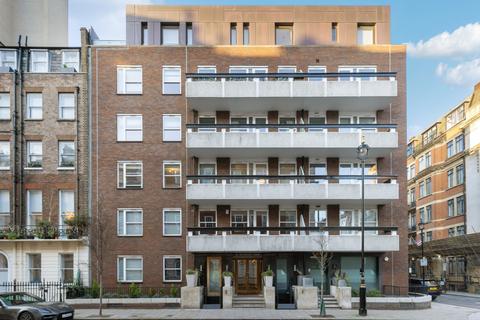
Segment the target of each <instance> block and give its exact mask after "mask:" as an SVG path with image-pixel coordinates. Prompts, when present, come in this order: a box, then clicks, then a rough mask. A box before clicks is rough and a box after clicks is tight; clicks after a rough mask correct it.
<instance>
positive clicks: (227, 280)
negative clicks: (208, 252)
mask: <svg viewBox="0 0 480 320" xmlns="http://www.w3.org/2000/svg"><path fill="white" fill-rule="evenodd" d="M223 281H224V282H225V287H227V288H230V287H231V286H232V277H228V276H225V277H223Z"/></svg>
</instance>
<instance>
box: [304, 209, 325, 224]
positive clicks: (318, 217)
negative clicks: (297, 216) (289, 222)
mask: <svg viewBox="0 0 480 320" xmlns="http://www.w3.org/2000/svg"><path fill="white" fill-rule="evenodd" d="M308 225H309V226H310V227H326V226H327V210H325V209H317V208H315V209H314V210H310V217H309V220H308Z"/></svg>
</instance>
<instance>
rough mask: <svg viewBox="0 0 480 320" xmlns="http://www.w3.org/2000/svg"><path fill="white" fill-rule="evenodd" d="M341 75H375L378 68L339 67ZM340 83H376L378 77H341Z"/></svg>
mask: <svg viewBox="0 0 480 320" xmlns="http://www.w3.org/2000/svg"><path fill="white" fill-rule="evenodd" d="M338 72H339V73H353V74H355V73H375V72H377V67H376V66H342V67H338ZM338 80H339V81H354V80H355V81H375V80H377V77H370V76H357V77H354V76H350V77H348V76H341V77H339V78H338Z"/></svg>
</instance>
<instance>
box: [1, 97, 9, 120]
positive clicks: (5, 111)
mask: <svg viewBox="0 0 480 320" xmlns="http://www.w3.org/2000/svg"><path fill="white" fill-rule="evenodd" d="M0 120H10V93H8V92H7V93H0Z"/></svg>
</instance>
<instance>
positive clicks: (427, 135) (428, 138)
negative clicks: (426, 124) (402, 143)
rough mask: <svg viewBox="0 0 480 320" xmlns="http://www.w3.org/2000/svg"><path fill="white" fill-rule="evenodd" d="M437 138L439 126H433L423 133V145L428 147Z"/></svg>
mask: <svg viewBox="0 0 480 320" xmlns="http://www.w3.org/2000/svg"><path fill="white" fill-rule="evenodd" d="M436 137H437V126H433V127H431V128H430V129H428V130H427V131H425V132H424V133H422V144H423V145H427V144H429V143H430V142H432V141H433V139H435V138H436Z"/></svg>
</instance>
